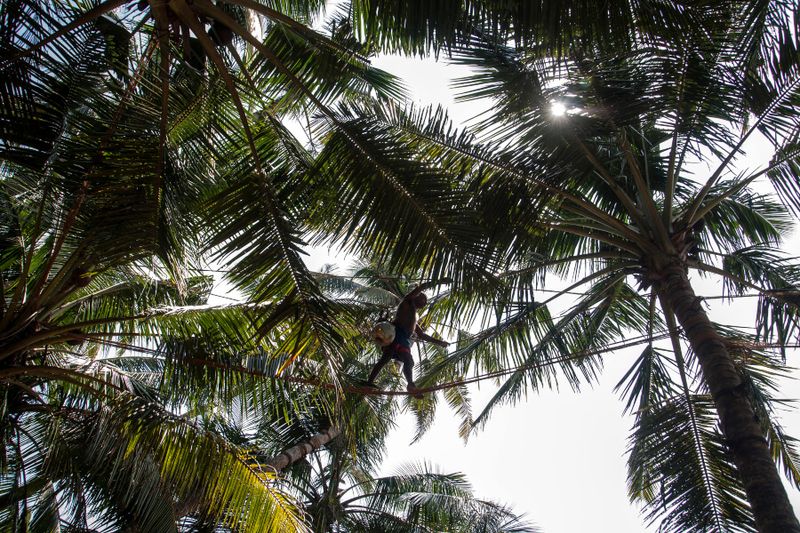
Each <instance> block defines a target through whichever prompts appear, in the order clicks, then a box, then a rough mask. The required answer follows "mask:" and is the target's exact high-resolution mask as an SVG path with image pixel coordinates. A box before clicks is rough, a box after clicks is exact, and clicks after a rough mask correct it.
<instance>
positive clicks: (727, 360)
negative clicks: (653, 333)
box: [660, 262, 800, 533]
mask: <svg viewBox="0 0 800 533" xmlns="http://www.w3.org/2000/svg"><path fill="white" fill-rule="evenodd" d="M662 273H663V276H664V277H663V278H662V280H661V282H660V290H661V292H662V294H663V295H664V297H665V298H666V299H667V300H668V301H669V303H670V305H671V307H672V309H673V310H674V312H675V315H676V317H677V318H678V322H679V323H680V325H681V327H682V328H683V330H684V332H685V333H686V337H687V338H688V340H689V344H690V345H691V346H692V349H693V350H694V352H695V354H696V355H697V359H698V361H699V362H700V368H701V370H702V374H703V378H704V380H705V383H706V385H707V386H708V388H709V390H710V392H711V396H712V398H713V399H714V403H715V405H716V408H717V414H718V416H719V419H720V423H721V427H722V433H723V435H724V437H725V441H726V443H727V445H728V448H729V449H730V451H731V453H732V455H733V460H734V462H735V464H736V468H737V470H738V471H739V476H740V477H741V479H742V482H743V483H744V488H745V491H746V493H747V498H748V500H749V502H750V507H751V508H752V510H753V515H754V516H755V520H756V527H757V528H758V530H759V531H761V532H762V533H773V532H774V533H787V532H800V523H798V521H797V517H796V516H795V514H794V511H793V510H792V505H791V504H790V503H789V498H788V496H787V494H786V489H785V488H784V486H783V484H782V483H781V478H780V475H779V474H778V470H777V467H776V465H775V462H774V461H773V460H772V456H771V455H770V451H769V448H768V446H767V440H766V438H765V437H764V434H763V432H762V430H761V426H760V425H759V423H758V417H757V416H756V414H755V412H754V410H753V406H752V405H751V404H750V400H749V399H748V391H747V390H746V384H745V383H744V382H743V381H742V378H741V375H740V374H739V372H738V371H737V370H736V367H735V366H734V363H733V359H732V358H731V356H730V354H729V353H728V349H727V346H726V344H725V341H724V339H723V338H722V337H721V336H720V335H719V334H718V333H717V332H716V330H715V329H714V327H713V326H712V325H711V321H710V320H709V318H708V315H707V314H706V312H705V310H704V309H703V307H702V304H701V301H700V299H699V298H697V296H696V295H695V293H694V290H693V289H692V286H691V283H690V282H689V278H688V276H687V274H686V271H685V270H684V268H683V265H681V264H679V263H677V262H676V263H673V264H672V265H670V266H669V267H667V268H666V269H665V270H664V271H662Z"/></svg>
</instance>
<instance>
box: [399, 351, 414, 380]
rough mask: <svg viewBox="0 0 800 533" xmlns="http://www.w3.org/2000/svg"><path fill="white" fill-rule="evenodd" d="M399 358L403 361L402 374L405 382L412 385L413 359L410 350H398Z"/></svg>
mask: <svg viewBox="0 0 800 533" xmlns="http://www.w3.org/2000/svg"><path fill="white" fill-rule="evenodd" d="M398 355H399V359H400V361H401V362H402V363H403V375H404V376H405V377H406V382H407V383H408V384H409V385H411V386H412V387H413V386H414V359H413V358H412V357H411V352H410V351H409V352H400V353H399V354H398Z"/></svg>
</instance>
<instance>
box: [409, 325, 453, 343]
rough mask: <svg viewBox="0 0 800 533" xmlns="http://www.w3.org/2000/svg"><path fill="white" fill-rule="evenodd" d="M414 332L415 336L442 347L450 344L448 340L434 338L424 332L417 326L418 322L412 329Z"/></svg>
mask: <svg viewBox="0 0 800 533" xmlns="http://www.w3.org/2000/svg"><path fill="white" fill-rule="evenodd" d="M414 333H416V335H417V338H418V339H419V340H422V341H425V342H430V343H433V344H436V345H438V346H441V347H442V348H447V347H448V346H450V343H449V342H447V341H443V340H440V339H434V338H433V337H431V336H430V335H428V334H426V333H425V332H424V331H422V328H421V327H419V324H417V327H416V328H415V329H414Z"/></svg>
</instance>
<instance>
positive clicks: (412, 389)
mask: <svg viewBox="0 0 800 533" xmlns="http://www.w3.org/2000/svg"><path fill="white" fill-rule="evenodd" d="M406 390H407V391H408V392H410V393H411V396H413V397H414V398H416V399H417V400H421V399H423V398H424V397H425V396H423V395H422V393H421V392H417V391H419V389H418V388H417V386H416V385H414V384H413V383H409V384H408V385H406ZM415 393H416V394H415Z"/></svg>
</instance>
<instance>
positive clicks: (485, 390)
mask: <svg viewBox="0 0 800 533" xmlns="http://www.w3.org/2000/svg"><path fill="white" fill-rule="evenodd" d="M373 64H374V65H375V66H376V67H378V68H382V69H384V70H387V71H389V72H391V73H393V74H396V75H398V76H400V77H401V78H402V79H403V80H404V81H405V83H406V84H407V85H408V88H409V90H410V93H411V98H412V100H414V101H415V102H416V103H420V104H423V105H424V104H429V103H435V104H442V105H444V106H446V107H448V108H449V109H450V110H451V117H452V118H454V119H455V120H457V121H459V122H463V121H465V120H466V119H468V118H469V117H471V116H472V115H474V114H475V113H476V112H478V111H480V109H479V108H476V107H474V105H472V106H470V105H465V104H460V105H455V102H454V98H453V92H452V91H451V90H450V88H449V82H450V80H451V79H452V78H454V77H458V76H460V75H463V74H464V73H465V72H466V71H465V70H464V69H463V68H461V67H457V66H453V65H442V64H436V62H435V61H433V60H419V59H405V58H398V57H383V58H380V59H378V60H376V61H374V63H373ZM748 153H751V154H752V156H753V157H752V158H751V159H749V160H748V163H754V164H757V163H758V161H762V160H763V159H764V158H768V157H769V152H768V148H767V147H766V146H765V145H764V144H763V143H759V142H758V140H756V142H754V143H753V144H751V146H750V147H749V151H748ZM786 250H787V251H791V253H793V254H794V255H797V252H798V250H800V235H798V233H797V232H795V234H794V235H793V236H791V238H790V239H789V240H788V241H787V247H786ZM341 261H342V258H338V260H337V258H335V257H330V256H328V257H322V255H319V256H317V257H313V258H312V261H311V263H312V267H313V266H314V265H316V266H319V265H321V264H322V263H325V262H333V263H336V262H340V263H341ZM693 283H694V284H695V289H696V292H697V293H698V294H701V295H702V294H706V295H711V294H719V292H720V291H719V287H717V286H715V284H714V283H713V282H711V281H709V280H703V279H693ZM710 314H711V318H712V320H714V321H717V322H721V323H727V324H739V325H743V326H752V325H753V317H754V316H755V315H754V311H753V308H752V303H750V304H748V302H747V301H741V300H740V301H737V302H736V305H735V306H728V305H727V304H716V305H712V307H711V310H710ZM417 354H418V352H417V350H416V349H415V350H414V356H415V358H417ZM638 354H639V349H638V348H632V349H629V350H626V351H620V352H617V353H613V354H608V355H607V356H605V359H604V361H605V370H604V373H603V376H602V377H601V380H600V382H599V383H598V384H597V385H595V386H594V387H593V388H592V387H585V388H584V390H582V391H581V392H580V393H574V392H573V391H572V390H571V389H570V388H569V387H568V386H565V387H564V388H562V390H561V391H560V392H558V391H547V392H544V393H542V394H532V395H530V396H529V397H528V398H527V400H526V401H524V402H521V403H519V404H517V405H515V406H507V407H503V408H500V409H497V410H495V412H494V414H493V415H492V417H491V418H490V420H489V423H488V425H487V426H486V428H485V429H484V430H483V431H481V432H479V433H478V434H477V435H475V436H473V437H471V438H470V440H469V443H467V444H466V445H465V444H464V443H463V441H461V439H460V438H459V437H458V420H457V419H456V417H455V416H454V415H453V414H452V413H451V412H449V411H448V408H447V407H446V404H444V402H441V403H440V407H439V414H438V418H437V420H436V422H435V424H434V427H433V428H432V429H431V430H430V431H429V432H428V433H427V435H426V436H425V437H424V438H423V439H421V440H420V441H419V442H417V443H415V444H413V445H411V444H410V441H411V439H412V437H413V435H414V434H415V430H414V420H413V418H412V416H411V415H410V414H408V413H406V415H404V416H403V417H401V418H400V419H399V420H398V428H397V430H396V431H394V433H393V434H392V435H391V437H390V439H389V442H388V454H387V458H386V461H385V463H384V469H385V472H386V473H387V474H388V473H391V472H393V471H394V470H395V469H396V468H397V467H398V466H400V465H402V464H405V463H408V462H416V461H421V460H428V461H430V462H432V463H434V464H436V465H438V466H439V467H441V469H442V470H443V471H445V472H452V471H460V472H463V473H464V474H466V475H467V477H468V479H469V480H470V482H471V483H472V485H473V487H474V488H475V491H476V493H477V494H478V495H479V496H480V497H483V498H486V499H491V500H495V501H497V502H499V503H504V504H507V505H511V506H512V507H513V508H514V510H515V511H516V512H518V513H526V514H527V516H528V518H529V519H530V520H531V521H533V522H534V523H536V524H537V525H538V526H540V527H541V528H542V529H543V530H544V531H545V532H546V533H578V532H580V533H584V532H587V531H593V532H605V531H609V532H610V531H614V532H636V531H655V530H656V528H655V527H650V528H647V527H646V526H645V524H644V522H643V520H642V518H641V517H640V515H639V512H638V509H637V508H636V507H635V506H634V505H632V504H631V503H629V501H628V497H627V488H626V466H625V460H626V448H627V437H628V434H629V431H630V428H631V426H632V424H633V420H632V419H631V418H629V417H625V416H623V404H622V402H621V401H620V400H619V398H618V397H617V395H616V394H615V393H614V392H613V388H614V385H615V384H616V383H617V382H618V381H619V380H620V379H621V378H622V376H623V375H624V374H625V372H626V371H627V370H628V368H629V367H630V365H631V364H632V362H633V361H634V359H635V358H636V357H637V356H638ZM376 357H377V353H376ZM797 357H798V353H797V351H795V352H794V353H790V355H789V364H797V360H798V359H797ZM492 393H493V386H492V385H491V384H490V383H484V384H483V387H481V388H478V387H477V386H471V394H472V398H473V408H474V409H475V410H476V411H478V410H479V409H480V408H481V407H482V406H483V405H484V404H485V403H486V400H487V399H488V398H490V397H491V395H492ZM782 393H783V397H784V398H793V399H796V398H798V397H800V385H798V383H797V382H787V383H786V384H785V386H784V387H783V390H782ZM782 421H783V424H784V427H785V428H786V429H787V430H788V431H789V433H790V434H792V435H796V436H800V413H799V412H798V411H797V410H793V411H792V412H790V413H786V414H784V416H783V417H782ZM790 494H791V497H792V502H793V505H794V508H795V510H800V493H798V492H797V491H795V490H793V489H790Z"/></svg>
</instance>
